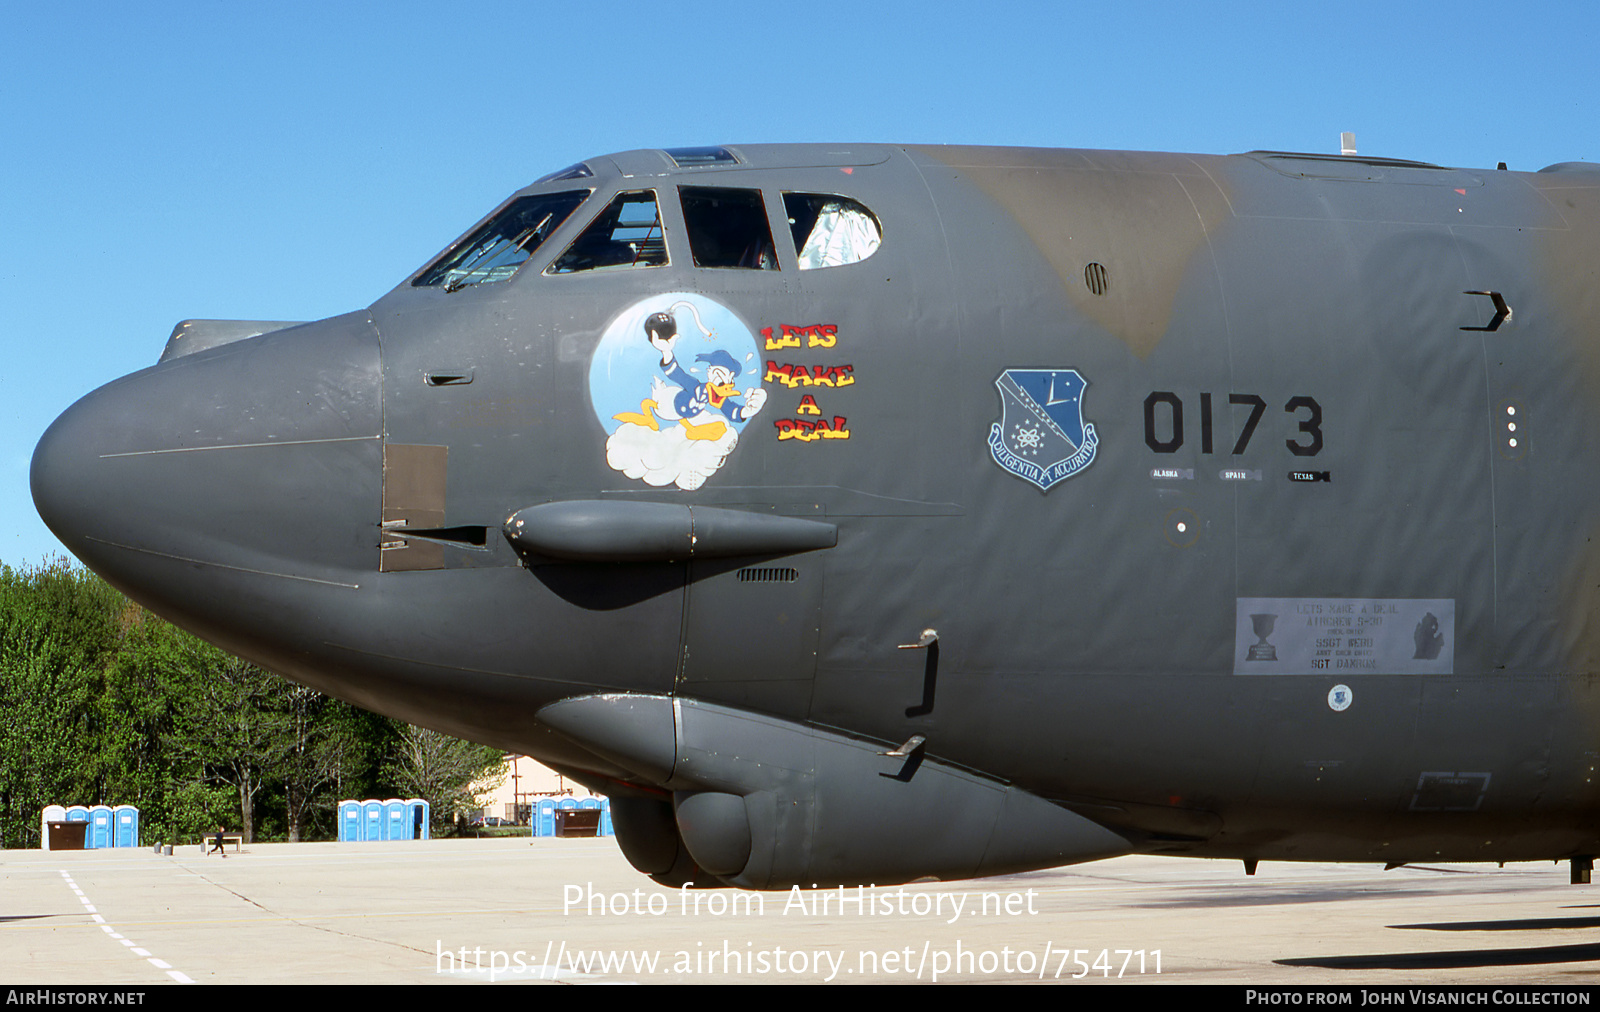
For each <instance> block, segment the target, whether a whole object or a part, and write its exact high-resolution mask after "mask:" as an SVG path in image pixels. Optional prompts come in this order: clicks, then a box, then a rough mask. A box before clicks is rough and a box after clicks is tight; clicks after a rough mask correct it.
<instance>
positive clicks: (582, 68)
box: [0, 0, 1600, 565]
mask: <svg viewBox="0 0 1600 1012" xmlns="http://www.w3.org/2000/svg"><path fill="white" fill-rule="evenodd" d="M1597 28H1600V4H1596V3H1594V2H1593V0H1585V2H1555V3H1539V2H1536V0H1535V2H1531V3H1527V4H1523V5H1519V6H1517V7H1512V6H1510V5H1507V4H1504V3H1493V4H1491V3H1487V2H1458V3H1443V2H1433V0H1420V2H1412V3H1407V4H1390V3H1375V2H1374V3H1368V2H1364V0H1362V2H1354V3H1345V4H1340V5H1309V4H1299V3H1282V2H1280V3H1226V2H1220V3H1208V4H1203V3H1192V2H1191V3H1140V2H1125V3H1120V4H1106V3H1099V2H1096V3H1072V2H1061V3H1015V4H1007V3H997V4H991V5H985V6H982V7H980V6H978V5H973V4H955V3H950V4H944V3H939V2H932V0H929V2H923V3H900V2H891V3H860V4H844V3H836V2H818V0H811V2H807V3H805V4H791V5H771V6H769V5H757V4H750V3H733V2H710V0H708V2H700V3H675V4H668V3H621V2H614V3H607V4H584V5H577V4H560V5H557V4H548V3H520V4H518V3H498V2H477V3H471V4H441V3H428V4H422V3H404V2H387V3H318V4H300V3H274V4H271V5H259V6H251V5H245V4H222V3H157V2H152V3H142V4H122V3H84V4H77V5H55V6H54V7H52V8H50V9H47V8H46V5H42V4H21V3H11V4H7V5H6V7H5V17H4V28H3V31H0V194H3V196H0V346H3V347H4V349H5V352H6V358H7V364H6V368H4V369H0V432H3V434H4V437H5V438H4V440H3V443H0V447H3V449H0V562H5V563H9V564H13V565H15V564H19V563H37V562H40V561H42V560H43V559H45V558H46V557H47V556H49V555H50V554H52V553H55V552H59V551H61V549H60V547H59V545H58V544H57V543H56V541H55V539H54V537H52V536H51V534H50V533H49V531H48V530H46V529H45V527H44V525H43V524H42V523H41V522H40V521H39V519H38V517H37V515H36V514H35V513H34V510H33V505H32V500H31V498H30V497H29V495H28V462H29V459H30V457H31V455H32V452H33V446H34V444H35V443H36V442H37V441H38V438H39V435H40V434H41V433H42V432H43V431H44V428H45V427H46V426H47V425H48V424H49V423H50V421H51V420H52V419H53V418H54V417H55V416H56V415H57V414H59V413H60V412H61V411H62V410H64V409H65V408H66V407H67V406H68V405H70V404H71V403H72V402H73V401H74V400H76V399H77V398H78V397H81V396H82V395H83V394H85V393H87V392H88V391H90V390H91V389H93V388H95V387H97V386H99V385H101V384H102V383H105V382H107V381H109V380H111V379H113V378H115V377H117V376H120V375H122V374H124V373H127V372H131V371H133V370H135V369H140V368H143V367H145V366H147V365H150V364H153V363H154V362H155V360H156V357H157V355H159V354H160V351H161V347H162V345H163V343H164V342H165V340H166V337H167V334H168V333H169V332H170V331H171V329H172V326H173V324H174V323H176V322H177V321H179V320H181V319H185V318H189V317H215V318H238V319H286V320H310V319H317V318H321V317H325V316H331V315H333V314H335V313H340V312H345V311H347V310H351V309H356V308H359V307H361V306H364V305H366V304H368V303H370V302H371V301H373V300H374V299H376V298H377V297H378V296H379V295H381V294H383V293H384V292H385V291H387V290H388V289H389V288H390V287H392V286H393V285H394V284H396V283H398V282H399V281H400V280H402V279H403V278H404V277H406V276H407V275H408V274H409V273H410V272H411V271H413V270H415V269H416V268H417V267H418V266H420V265H421V264H422V263H423V262H424V261H426V260H427V259H428V258H429V257H431V256H432V255H433V254H434V253H436V252H437V251H438V250H439V249H441V248H442V247H443V246H445V245H446V244H447V243H449V242H450V241H451V240H452V239H454V238H455V237H456V236H457V235H458V234H459V233H460V232H462V231H463V230H465V228H466V227H467V226H468V225H470V224H472V223H473V222H474V221H475V220H476V219H477V218H479V217H480V216H482V215H483V214H484V213H485V212H486V211H488V210H489V209H490V208H491V207H492V206H493V205H494V204H496V203H497V202H498V201H500V200H501V199H502V198H504V197H505V196H506V195H507V194H508V193H510V192H511V191H512V190H514V189H516V188H518V187H520V186H523V185H526V184H527V183H528V182H530V181H532V180H533V179H535V178H537V177H538V176H540V175H543V174H544V173H546V172H548V171H550V170H552V169H556V168H559V167H561V166H564V165H567V164H570V163H572V162H574V161H578V160H580V159H582V158H585V157H587V156H590V155H596V154H602V153H605V152H608V151H617V150H625V149H629V148H638V147H658V146H669V145H690V144H710V143H740V142H746V143H750V142H763V141H889V142H897V141H905V142H916V143H961V144H1018V145H1033V146H1056V147H1091V148H1129V149H1143V150H1169V151H1195V152H1206V153H1228V152H1235V151H1245V150H1250V149H1253V148H1273V149H1284V150H1311V151H1327V152H1331V151H1335V150H1337V147H1338V139H1339V133H1340V131H1342V130H1353V131H1355V133H1356V138H1357V143H1358V146H1359V148H1360V150H1361V152H1362V153H1363V154H1374V155H1387V156H1393V157H1401V158H1416V159H1421V160H1425V161H1433V162H1440V163H1444V164H1448V165H1463V166H1475V167H1493V165H1494V164H1495V162H1497V161H1505V162H1507V163H1509V164H1510V166H1511V167H1512V168H1513V169H1537V168H1540V167H1542V166H1544V165H1548V164H1550V163H1552V162H1558V161H1569V160H1594V161H1600V131H1597V129H1596V128H1597V126H1600V112H1597V103H1596V101H1595V99H1594V90H1595V80H1596V74H1595V71H1596V63H1597V58H1596V53H1600V37H1597V36H1600V32H1597ZM108 506H114V504H108Z"/></svg>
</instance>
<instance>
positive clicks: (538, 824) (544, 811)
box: [533, 798, 556, 836]
mask: <svg viewBox="0 0 1600 1012" xmlns="http://www.w3.org/2000/svg"><path fill="white" fill-rule="evenodd" d="M533 835H534V836H555V835H556V802H555V799H554V798H540V799H539V806H538V810H537V811H536V812H535V813H534V816H533Z"/></svg>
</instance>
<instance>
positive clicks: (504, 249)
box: [411, 190, 590, 292]
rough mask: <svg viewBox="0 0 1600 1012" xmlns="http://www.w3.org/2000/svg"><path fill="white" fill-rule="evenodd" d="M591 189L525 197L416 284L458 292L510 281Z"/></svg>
mask: <svg viewBox="0 0 1600 1012" xmlns="http://www.w3.org/2000/svg"><path fill="white" fill-rule="evenodd" d="M589 193H590V191H589V190H569V191H566V192H564V193H541V194H538V195H536V196H532V197H521V198H519V199H517V200H514V201H512V202H511V204H510V205H509V206H508V207H507V208H506V209H505V210H503V211H501V212H500V213H499V214H497V215H495V216H494V217H493V218H491V219H489V221H487V222H485V223H484V225H483V226H482V227H481V228H479V229H478V230H477V231H476V232H473V233H472V234H471V235H470V236H468V237H467V238H466V239H465V240H463V241H462V242H460V243H458V244H457V245H456V246H455V247H454V248H453V249H452V250H451V251H450V252H449V253H446V254H445V256H444V257H442V258H441V259H439V260H438V261H437V262H435V263H434V265H433V266H432V267H429V268H428V269H427V270H425V271H423V272H422V273H421V274H420V275H418V276H417V279H416V280H415V281H413V282H411V283H412V285H414V286H416V287H419V288H422V287H427V286H430V285H443V286H444V289H445V291H447V292H453V291H456V290H457V289H459V288H464V287H465V286H467V285H480V284H484V283H486V282H491V281H504V280H505V279H506V278H509V277H510V276H511V275H513V274H515V273H516V272H517V268H519V267H521V266H522V265H523V264H524V263H527V261H528V258H529V257H531V256H533V253H534V251H535V250H537V249H538V248H539V246H540V244H542V243H543V242H544V241H545V240H546V239H548V238H549V237H550V233H552V232H554V231H555V230H556V229H557V228H558V227H560V225H561V223H562V222H564V221H566V220H567V217H568V216H569V215H571V214H572V212H573V211H574V210H576V209H577V206H578V205H579V204H581V203H583V201H584V199H585V198H587V197H588V196H589Z"/></svg>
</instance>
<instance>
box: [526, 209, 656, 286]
mask: <svg viewBox="0 0 1600 1012" xmlns="http://www.w3.org/2000/svg"><path fill="white" fill-rule="evenodd" d="M666 262H667V242H666V238H665V237H664V236H663V234H662V232H661V212H660V209H659V208H657V207H656V191H654V190H634V191H631V192H628V193H619V194H617V196H616V198H615V199H614V200H612V201H611V204H610V206H608V207H607V208H606V209H605V210H604V211H602V212H600V214H599V216H598V217H596V218H595V219H594V221H592V222H590V223H589V227H588V228H586V229H584V230H583V234H582V235H580V236H578V238H576V239H574V240H572V245H571V246H568V247H567V249H566V252H564V253H562V254H561V256H559V257H557V258H556V262H555V263H553V264H551V265H550V267H549V269H548V270H547V271H546V272H545V273H546V274H574V273H576V272H578V271H597V270H617V269H622V268H627V267H659V266H661V265H662V264H664V263H666Z"/></svg>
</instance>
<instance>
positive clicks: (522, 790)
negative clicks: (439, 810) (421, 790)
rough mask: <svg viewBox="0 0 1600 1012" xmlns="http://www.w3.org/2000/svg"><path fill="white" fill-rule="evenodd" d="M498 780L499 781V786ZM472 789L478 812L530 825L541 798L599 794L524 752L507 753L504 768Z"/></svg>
mask: <svg viewBox="0 0 1600 1012" xmlns="http://www.w3.org/2000/svg"><path fill="white" fill-rule="evenodd" d="M496 781H498V782H499V784H498V786H496ZM471 790H472V796H473V797H474V798H476V799H477V800H478V803H479V804H480V805H481V806H482V808H480V809H479V810H478V812H477V814H478V815H482V816H486V817H487V816H493V817H495V818H500V819H505V820H507V821H509V822H514V823H516V824H517V825H519V826H525V825H527V824H528V819H529V813H530V812H531V810H532V806H533V805H534V804H535V803H536V802H537V801H538V800H539V799H540V798H552V797H555V798H592V797H598V796H599V795H597V794H595V793H594V792H593V791H590V790H589V789H588V788H586V787H584V786H583V785H582V784H579V783H576V782H574V781H572V780H570V779H568V778H567V777H564V776H562V775H561V774H559V773H557V772H556V771H555V770H553V769H551V768H550V767H548V766H546V765H544V764H543V763H539V762H535V761H534V760H532V759H529V758H528V757H527V756H524V755H508V756H506V762H505V765H504V766H503V767H501V768H500V769H499V770H498V771H496V772H495V773H492V774H490V775H489V776H487V777H484V778H483V780H481V781H479V782H478V783H476V784H473V785H472V788H471ZM519 806H520V809H519ZM469 815H470V813H469Z"/></svg>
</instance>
